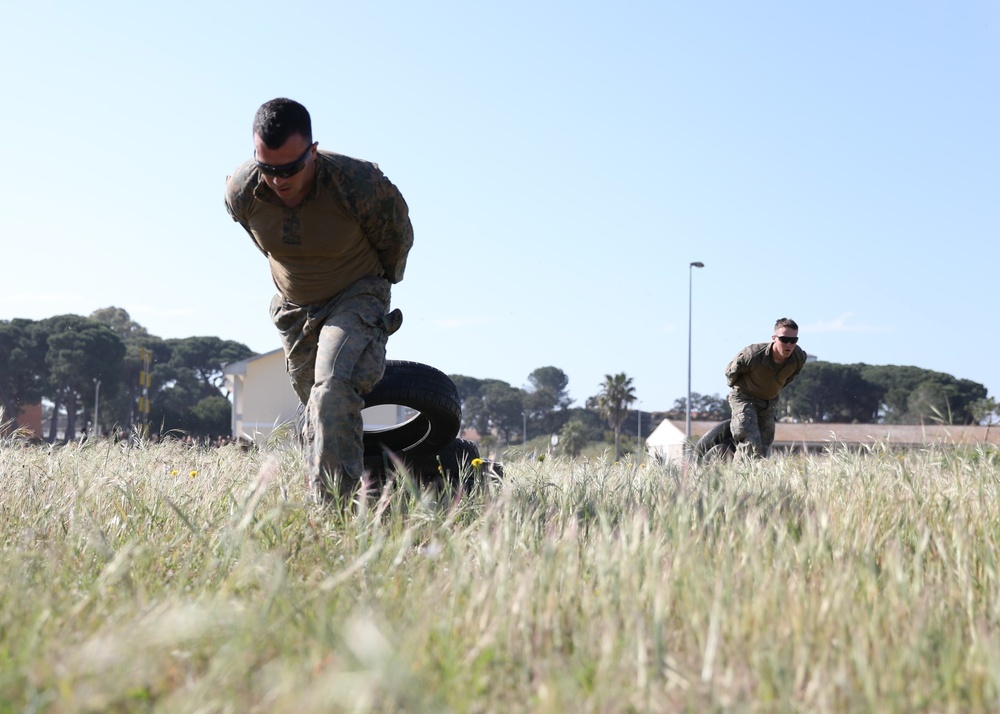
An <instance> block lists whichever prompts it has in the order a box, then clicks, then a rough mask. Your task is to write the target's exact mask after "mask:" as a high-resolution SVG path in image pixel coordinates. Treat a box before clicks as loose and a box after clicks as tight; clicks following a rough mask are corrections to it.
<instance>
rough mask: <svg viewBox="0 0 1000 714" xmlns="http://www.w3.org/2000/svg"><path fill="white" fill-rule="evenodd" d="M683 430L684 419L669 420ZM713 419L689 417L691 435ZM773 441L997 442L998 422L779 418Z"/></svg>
mask: <svg viewBox="0 0 1000 714" xmlns="http://www.w3.org/2000/svg"><path fill="white" fill-rule="evenodd" d="M670 422H671V424H673V425H674V426H675V427H676V428H677V429H679V430H680V431H681V433H682V434H683V433H684V429H685V422H684V421H681V420H674V419H671V420H670ZM718 423H719V422H717V421H692V422H691V438H693V439H699V438H701V437H702V436H703V435H704V434H705V433H706V432H707V431H708V430H709V429H711V428H712V427H713V426H715V425H716V424H718ZM774 443H775V444H834V443H847V444H876V443H888V444H894V445H900V446H902V445H908V446H913V445H927V444H934V443H943V444H1000V426H992V427H990V426H961V425H940V424H924V425H920V424H830V423H824V422H819V423H817V422H811V423H806V424H789V423H786V422H779V423H778V424H777V425H776V426H775V430H774Z"/></svg>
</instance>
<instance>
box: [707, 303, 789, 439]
mask: <svg viewBox="0 0 1000 714" xmlns="http://www.w3.org/2000/svg"><path fill="white" fill-rule="evenodd" d="M798 335H799V326H798V325H797V324H795V321H794V320H790V319H788V318H787V317H782V318H781V319H779V320H778V321H777V322H776V323H774V334H773V335H772V336H771V341H770V342H759V343H756V344H753V345H749V346H748V347H744V348H743V349H742V350H740V353H739V354H738V355H736V357H734V358H733V361H732V362H730V363H729V365H728V366H727V367H726V382H727V383H728V384H729V386H730V387H731V389H730V391H729V406H730V407H732V410H733V416H732V419H731V421H730V426H731V427H732V430H733V439H734V440H735V441H736V443H737V449H738V452H739V453H741V454H743V455H745V456H751V457H754V458H760V457H763V456H766V455H767V452H768V450H769V449H770V448H771V443H772V442H773V441H774V421H775V407H776V406H777V404H778V393H779V392H781V390H782V389H783V388H784V386H785V385H786V384H788V383H789V382H791V381H792V380H793V379H795V375H797V374H798V373H799V372H800V371H801V370H802V366H803V365H804V364H805V363H806V353H805V352H803V351H802V348H801V347H798V346H797V345H796V343H797V342H798V341H799V337H798Z"/></svg>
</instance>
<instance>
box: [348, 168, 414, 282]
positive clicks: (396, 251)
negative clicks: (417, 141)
mask: <svg viewBox="0 0 1000 714" xmlns="http://www.w3.org/2000/svg"><path fill="white" fill-rule="evenodd" d="M334 156H335V159H336V160H335V163H334V166H335V170H336V172H337V173H338V174H339V175H338V176H337V177H336V178H337V180H336V182H335V183H336V184H337V185H338V187H339V189H340V192H341V198H342V200H343V201H344V203H345V204H346V205H347V206H348V207H349V208H350V210H351V212H352V213H353V214H354V216H355V217H356V218H357V219H358V222H359V223H360V224H361V230H362V231H364V233H365V236H366V237H367V238H368V240H369V241H370V242H371V244H372V245H373V246H374V247H375V250H376V251H377V252H378V256H379V260H380V262H381V263H382V269H383V270H384V271H385V277H386V279H387V280H388V281H389V282H391V283H398V282H399V281H401V280H402V279H403V272H404V271H405V270H406V258H407V256H408V255H409V253H410V248H411V247H412V246H413V226H412V225H411V224H410V212H409V207H408V206H407V205H406V201H405V200H403V195H402V194H401V193H400V192H399V189H397V188H396V187H395V186H394V185H393V183H392V182H391V181H390V180H389V179H387V178H386V177H385V174H383V173H382V171H381V170H380V169H379V167H378V165H377V164H373V163H371V162H368V161H362V160H360V159H351V158H349V157H345V156H339V155H334Z"/></svg>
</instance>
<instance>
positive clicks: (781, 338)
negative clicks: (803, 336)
mask: <svg viewBox="0 0 1000 714" xmlns="http://www.w3.org/2000/svg"><path fill="white" fill-rule="evenodd" d="M775 337H777V338H778V341H779V342H784V343H785V344H786V345H794V344H795V343H796V342H798V341H799V338H798V337H788V336H787V335H775Z"/></svg>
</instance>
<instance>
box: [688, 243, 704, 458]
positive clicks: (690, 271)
mask: <svg viewBox="0 0 1000 714" xmlns="http://www.w3.org/2000/svg"><path fill="white" fill-rule="evenodd" d="M704 267H705V264H704V263H701V262H698V261H695V262H693V263H691V264H689V265H688V393H687V408H686V409H685V410H684V411H685V421H684V436H685V437H686V438H687V442H686V443H687V445H688V446H690V444H691V313H692V310H691V303H692V300H691V296H692V294H693V293H692V288H691V285H692V282H693V278H692V277H691V276H692V275H694V270H693V268H704Z"/></svg>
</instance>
